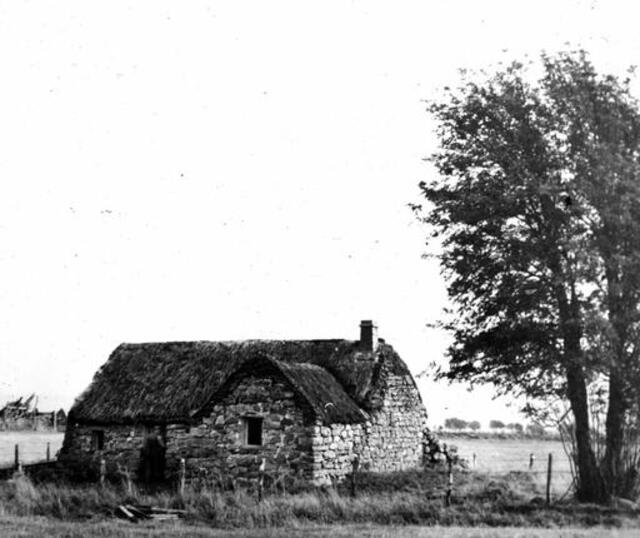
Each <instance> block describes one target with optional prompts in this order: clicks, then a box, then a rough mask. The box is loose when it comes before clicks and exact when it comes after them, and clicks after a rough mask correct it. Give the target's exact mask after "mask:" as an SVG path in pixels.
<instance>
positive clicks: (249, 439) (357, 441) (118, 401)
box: [61, 321, 427, 484]
mask: <svg viewBox="0 0 640 538" xmlns="http://www.w3.org/2000/svg"><path fill="white" fill-rule="evenodd" d="M360 329H361V332H360V340H359V341H347V340H308V341H264V340H249V341H244V342H172V343H147V344H122V345H120V346H118V347H117V348H116V349H115V351H114V352H113V353H112V354H111V356H110V357H109V359H108V361H107V362H106V363H105V364H104V365H103V366H102V367H101V368H100V370H99V371H98V372H97V373H96V375H95V377H94V379H93V382H92V383H91V385H90V386H89V387H88V389H87V390H86V391H85V392H84V393H83V394H82V395H81V396H80V397H79V398H78V399H77V401H76V402H75V404H74V405H73V407H72V409H71V410H70V412H69V417H68V421H67V431H66V435H65V439H64V445H63V448H62V451H61V460H62V461H63V462H65V463H66V464H68V465H79V466H85V467H88V466H93V468H95V465H96V462H97V461H99V460H101V459H104V460H105V462H106V465H107V469H108V470H109V471H112V470H114V469H116V468H120V469H128V470H129V471H130V472H132V473H133V472H136V473H137V476H138V478H139V479H141V480H160V479H167V478H171V477H172V476H175V473H176V472H177V471H178V469H179V466H180V465H181V460H182V459H183V460H184V461H183V462H182V465H184V466H185V467H186V474H187V477H188V478H191V477H196V476H200V477H207V476H210V477H220V476H226V477H233V478H237V479H243V478H251V477H253V476H255V474H256V472H257V471H258V468H259V466H260V465H261V464H262V465H263V468H264V467H266V472H267V473H268V472H270V471H273V472H276V471H277V472H280V473H281V472H286V473H289V474H290V475H295V476H297V477H299V478H302V479H304V480H307V481H310V482H312V483H315V484H325V483H328V482H331V481H333V480H340V479H341V478H343V477H344V476H345V475H346V474H348V473H349V472H351V469H352V461H353V459H354V458H356V457H357V458H358V461H359V463H360V467H361V468H365V469H370V470H377V471H391V470H400V469H407V468H412V467H417V466H419V465H421V463H422V458H423V438H424V437H423V436H424V433H425V432H426V419H427V413H426V410H425V407H424V405H423V403H422V399H421V397H420V394H419V392H418V389H417V387H416V383H415V381H414V379H413V377H412V376H411V373H410V372H409V370H408V368H407V365H406V364H405V363H404V361H403V360H402V359H401V358H400V357H399V356H398V354H397V353H396V352H395V351H394V349H393V348H392V347H391V346H390V345H388V344H386V343H385V342H384V341H383V340H382V339H378V338H377V330H376V327H375V325H374V324H373V323H372V322H371V321H363V322H362V323H361V326H360Z"/></svg>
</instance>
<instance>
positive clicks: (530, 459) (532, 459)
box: [529, 452, 536, 470]
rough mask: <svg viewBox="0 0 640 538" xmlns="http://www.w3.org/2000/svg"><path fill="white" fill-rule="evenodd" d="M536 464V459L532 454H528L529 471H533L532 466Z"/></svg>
mask: <svg viewBox="0 0 640 538" xmlns="http://www.w3.org/2000/svg"><path fill="white" fill-rule="evenodd" d="M535 462H536V457H535V456H534V455H533V452H531V454H529V470H531V469H533V464H534V463H535Z"/></svg>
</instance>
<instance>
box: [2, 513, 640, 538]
mask: <svg viewBox="0 0 640 538" xmlns="http://www.w3.org/2000/svg"><path fill="white" fill-rule="evenodd" d="M0 534H1V535H2V536H3V537H5V538H14V537H25V536H30V537H35V538H40V537H43V538H44V537H64V538H104V537H107V536H108V537H115V538H142V537H145V538H147V537H148V538H160V537H162V538H172V537H176V538H187V537H190V538H191V537H192V538H222V537H227V536H228V537H229V538H263V537H264V538H288V537H291V538H304V537H307V536H309V537H313V538H321V537H331V538H348V537H351V536H356V537H372V538H373V537H375V538H599V537H603V536H604V537H611V538H636V537H637V535H638V532H637V530H636V529H605V528H602V527H598V528H591V529H577V528H568V529H533V528H526V529H523V528H515V527H500V528H473V529H470V528H468V527H440V526H437V527H417V526H402V527H398V526H391V527H389V526H373V525H332V526H305V527H297V528H292V527H285V528H277V529H249V530H221V529H211V528H206V527H203V526H193V525H186V524H183V523H181V524H164V525H162V526H160V525H158V524H155V525H151V524H145V525H137V526H136V525H131V524H127V523H125V522H120V521H100V522H86V523H79V522H64V521H56V520H51V519H47V518H24V517H23V518H6V517H4V518H0Z"/></svg>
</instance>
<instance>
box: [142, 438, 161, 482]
mask: <svg viewBox="0 0 640 538" xmlns="http://www.w3.org/2000/svg"><path fill="white" fill-rule="evenodd" d="M166 450H167V445H166V430H165V428H163V427H162V428H154V427H150V428H147V431H146V433H145V438H144V444H143V445H142V449H141V450H140V473H139V476H140V479H141V480H142V481H143V482H146V483H147V484H149V483H152V482H161V481H162V480H164V470H165V463H166V462H165V452H166Z"/></svg>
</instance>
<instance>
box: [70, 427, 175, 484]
mask: <svg viewBox="0 0 640 538" xmlns="http://www.w3.org/2000/svg"><path fill="white" fill-rule="evenodd" d="M163 430H164V428H163V427H162V426H159V425H155V426H148V425H133V426H124V425H109V426H98V425H83V424H73V425H71V424H70V425H68V427H67V433H66V435H65V440H64V444H63V448H62V451H61V454H60V460H61V461H66V462H69V463H71V464H73V463H75V464H76V465H81V466H84V467H88V469H87V470H90V471H92V472H94V473H95V472H97V470H98V465H99V462H100V460H101V459H104V460H105V463H106V464H107V472H108V473H109V474H111V475H114V474H115V473H116V470H117V469H118V466H120V468H121V469H126V470H128V471H129V472H130V473H131V476H132V477H135V476H136V474H137V473H138V470H139V467H140V455H141V450H142V447H143V446H144V441H145V438H146V437H147V436H148V435H157V436H159V437H163V436H164V431H163ZM99 431H101V432H103V433H102V436H103V439H102V442H103V448H102V449H101V450H99V449H96V446H95V441H94V432H99Z"/></svg>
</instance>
